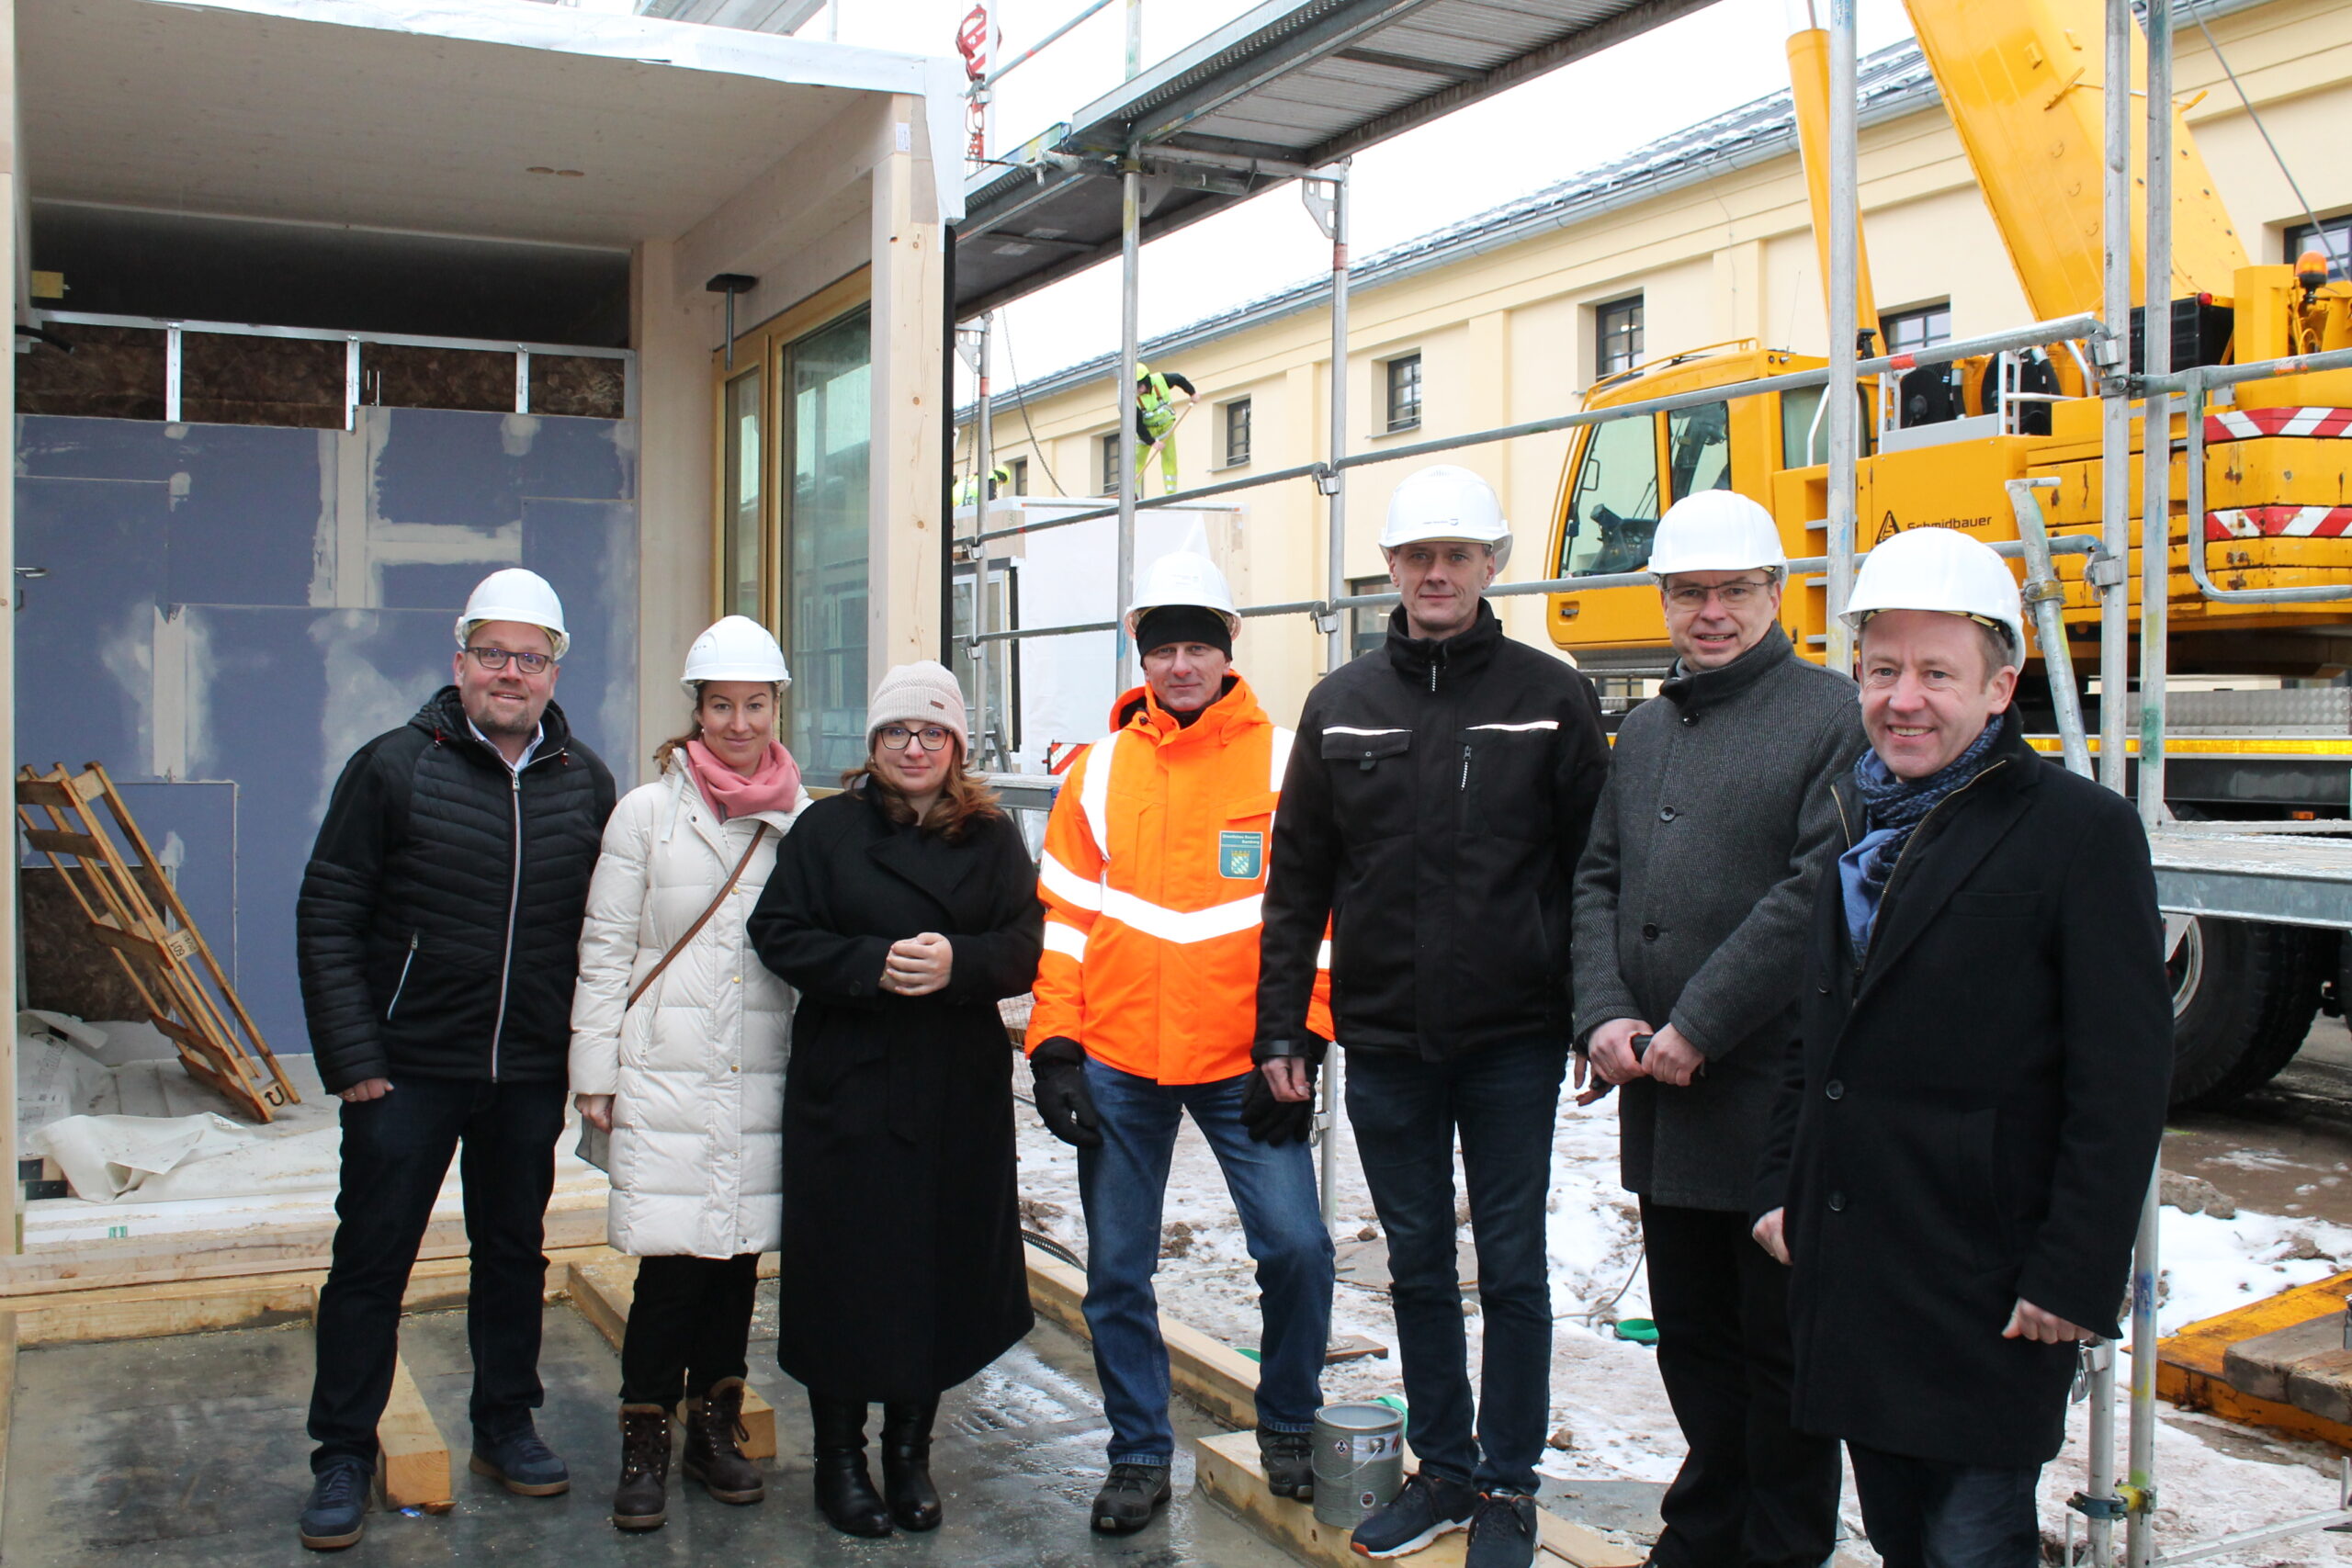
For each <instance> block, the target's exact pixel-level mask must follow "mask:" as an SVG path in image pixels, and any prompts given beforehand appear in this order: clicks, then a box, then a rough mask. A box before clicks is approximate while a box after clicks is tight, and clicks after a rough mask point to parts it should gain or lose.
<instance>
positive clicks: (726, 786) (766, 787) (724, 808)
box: [686, 740, 800, 818]
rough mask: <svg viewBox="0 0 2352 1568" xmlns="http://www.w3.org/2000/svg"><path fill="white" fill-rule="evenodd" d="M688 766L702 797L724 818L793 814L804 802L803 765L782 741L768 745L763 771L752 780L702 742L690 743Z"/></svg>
mask: <svg viewBox="0 0 2352 1568" xmlns="http://www.w3.org/2000/svg"><path fill="white" fill-rule="evenodd" d="M686 766H687V767H688V768H689V769H690V770H691V771H692V772H693V773H694V775H695V783H696V784H700V785H701V786H702V797H703V798H704V799H705V800H707V801H708V802H710V806H711V809H712V810H714V811H716V812H718V815H719V816H720V817H721V818H737V817H748V816H750V815H751V814H752V813H753V812H755V811H789V810H791V809H792V805H793V802H795V801H796V800H798V799H799V798H800V765H799V764H798V763H797V762H795V761H793V760H792V753H791V752H789V751H787V750H785V749H784V743H783V742H782V741H778V740H771V741H769V742H768V750H767V755H766V756H764V757H762V758H761V759H760V766H759V771H758V772H756V773H752V774H751V775H750V776H749V777H746V776H744V775H743V774H741V773H737V772H736V771H735V770H734V769H732V768H730V767H729V766H728V765H727V764H726V763H724V762H722V761H719V760H718V758H717V757H716V756H714V755H713V754H712V753H711V750H710V748H709V747H707V746H706V745H704V744H703V743H702V742H701V741H699V740H689V741H687V742H686Z"/></svg>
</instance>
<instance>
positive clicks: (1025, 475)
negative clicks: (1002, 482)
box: [1005, 457, 1029, 495]
mask: <svg viewBox="0 0 2352 1568" xmlns="http://www.w3.org/2000/svg"><path fill="white" fill-rule="evenodd" d="M1005 468H1006V469H1007V471H1009V472H1010V473H1011V474H1012V493H1013V494H1014V495H1027V494H1028V493H1029V459H1028V458H1026V457H1015V458H1014V459H1012V461H1011V462H1010V463H1007V464H1006V465H1005Z"/></svg>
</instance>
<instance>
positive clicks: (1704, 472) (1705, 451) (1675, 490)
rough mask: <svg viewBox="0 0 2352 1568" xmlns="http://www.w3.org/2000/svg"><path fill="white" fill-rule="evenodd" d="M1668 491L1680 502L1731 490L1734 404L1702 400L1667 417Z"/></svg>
mask: <svg viewBox="0 0 2352 1568" xmlns="http://www.w3.org/2000/svg"><path fill="white" fill-rule="evenodd" d="M1666 476H1667V483H1668V491H1667V493H1668V495H1670V496H1672V497H1673V499H1675V500H1676V501H1680V500H1681V499H1682V498H1683V497H1684V496H1686V495H1696V494H1697V493H1698V492H1699V491H1702V490H1729V489H1731V487H1732V486H1731V405H1730V404H1729V403H1702V404H1701V405H1700V406H1699V407H1697V408H1695V409H1677V410H1675V411H1674V412H1671V413H1669V414H1668V415H1667V416H1666Z"/></svg>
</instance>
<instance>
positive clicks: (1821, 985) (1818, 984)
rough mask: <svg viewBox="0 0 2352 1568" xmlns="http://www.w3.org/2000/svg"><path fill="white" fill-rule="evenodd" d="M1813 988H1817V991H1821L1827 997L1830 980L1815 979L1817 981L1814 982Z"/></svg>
mask: <svg viewBox="0 0 2352 1568" xmlns="http://www.w3.org/2000/svg"><path fill="white" fill-rule="evenodd" d="M1813 988H1814V989H1815V990H1816V991H1819V992H1820V993H1821V994H1822V995H1823V996H1825V997H1826V996H1827V995H1828V994H1829V982H1828V981H1826V980H1815V982H1814V983H1813Z"/></svg>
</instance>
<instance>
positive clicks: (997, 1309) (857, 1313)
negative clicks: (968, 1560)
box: [750, 663, 1043, 1536]
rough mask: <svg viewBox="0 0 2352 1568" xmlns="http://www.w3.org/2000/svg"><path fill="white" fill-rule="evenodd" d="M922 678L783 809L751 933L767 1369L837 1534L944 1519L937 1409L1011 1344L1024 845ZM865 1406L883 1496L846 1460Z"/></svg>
mask: <svg viewBox="0 0 2352 1568" xmlns="http://www.w3.org/2000/svg"><path fill="white" fill-rule="evenodd" d="M966 743H967V742H966V730H965V726H964V703H963V696H962V694H961V693H960V692H959V691H958V690H957V688H956V682H955V678H954V677H953V676H952V675H950V674H949V673H948V671H946V670H945V669H944V668H943V667H941V666H940V665H937V664H932V663H926V664H917V665H911V666H901V667H900V668H899V669H896V670H893V671H890V672H889V674H888V675H887V676H885V677H884V679H883V682H882V685H881V687H880V688H879V689H878V690H877V691H876V693H875V694H874V700H873V702H872V704H871V705H870V707H869V730H868V735H867V745H868V748H869V755H868V758H867V761H866V765H865V767H864V768H861V769H858V770H856V771H855V772H854V773H851V774H850V775H849V776H848V779H847V780H846V784H847V787H846V788H845V789H844V790H843V791H842V794H840V795H835V796H832V797H831V798H830V799H825V800H820V801H819V802H817V803H816V804H815V805H814V806H811V807H809V809H808V810H807V811H806V812H805V813H803V814H802V816H801V818H800V820H799V823H798V824H797V826H796V828H795V829H794V830H793V832H792V833H791V834H790V835H789V836H788V837H787V838H786V840H784V843H783V844H782V846H781V847H780V848H779V850H778V852H777V857H776V865H775V872H774V874H772V875H771V876H770V877H769V879H768V885H767V888H766V891H765V892H763V894H762V895H761V897H760V902H759V906H758V908H756V909H755V910H754V911H753V913H752V919H751V926H750V931H751V938H752V944H753V946H754V947H756V948H757V950H758V952H759V954H760V957H761V959H762V960H763V962H764V963H765V964H767V966H768V967H769V968H771V969H773V970H775V972H776V974H778V975H780V976H783V977H784V978H785V979H786V980H788V981H790V982H791V983H792V984H793V985H794V986H795V987H797V988H798V989H799V991H800V1006H799V1009H798V1010H797V1012H796V1013H795V1015H794V1018H793V1026H792V1058H791V1061H790V1063H789V1064H788V1065H787V1066H786V1070H785V1087H784V1233H783V1241H782V1247H781V1251H782V1267H781V1278H782V1280H783V1281H784V1282H783V1287H782V1290H781V1291H780V1292H779V1306H780V1310H779V1314H778V1325H777V1336H776V1359H777V1360H778V1361H779V1362H780V1363H781V1364H782V1365H783V1368H784V1370H785V1371H786V1372H788V1373H790V1374H791V1375H792V1376H793V1377H795V1378H797V1379H798V1380H799V1381H800V1382H802V1383H803V1384H804V1385H806V1386H807V1388H808V1390H809V1413H810V1415H811V1416H812V1418H813V1420H814V1423H815V1427H816V1450H817V1451H816V1487H817V1502H818V1506H819V1507H820V1508H821V1509H822V1510H823V1512H824V1514H825V1517H827V1518H828V1519H829V1520H830V1521H831V1523H832V1524H833V1526H834V1528H836V1529H841V1530H842V1531H845V1532H847V1533H848V1534H851V1535H865V1536H876V1535H888V1533H889V1532H890V1528H891V1522H892V1520H894V1519H895V1520H896V1521H897V1522H898V1524H899V1526H900V1527H902V1528H904V1529H910V1530H926V1529H934V1528H936V1527H937V1525H938V1524H939V1521H940V1508H939V1495H938V1493H937V1492H936V1491H935V1490H933V1486H932V1483H931V1478H930V1474H929V1472H928V1462H929V1457H930V1441H931V1427H932V1421H933V1416H935V1415H936V1414H937V1411H938V1408H939V1395H940V1393H941V1392H942V1391H943V1390H945V1389H948V1388H952V1387H954V1386H955V1385H956V1384H957V1383H959V1382H963V1381H964V1380H965V1379H967V1378H968V1377H970V1376H972V1375H973V1374H974V1373H975V1372H977V1371H979V1370H980V1369H981V1368H983V1367H985V1366H987V1365H988V1364H989V1362H990V1361H992V1360H994V1359H996V1358H997V1357H999V1356H1001V1355H1002V1354H1003V1353H1004V1351H1005V1350H1006V1349H1007V1348H1010V1347H1011V1346H1012V1344H1013V1343H1014V1342H1015V1341H1017V1340H1019V1339H1020V1338H1021V1337H1022V1336H1023V1335H1024V1334H1026V1333H1027V1332H1028V1331H1029V1326H1030V1324H1031V1321H1032V1319H1031V1316H1030V1311H1029V1292H1028V1282H1027V1273H1026V1269H1025V1267H1024V1264H1023V1257H1022V1250H1021V1220H1020V1212H1019V1208H1018V1205H1017V1203H1016V1201H1015V1196H1014V1190H1013V1167H1014V1154H1013V1123H1012V1048H1011V1046H1010V1044H1009V1043H1008V1042H1007V1038H1006V1034H1005V1028H1004V1023H1003V1021H1002V1019H1001V1017H1000V1016H999V1015H998V1012H997V1002H998V1000H999V999H1000V998H1004V997H1013V996H1019V995H1021V994H1022V993H1023V992H1024V991H1026V990H1028V989H1029V987H1030V983H1031V981H1032V980H1033V979H1034V978H1035V975H1036V971H1037V955H1038V951H1039V946H1040V942H1041V938H1042V934H1043V930H1042V922H1043V917H1042V914H1041V912H1040V908H1039V905H1038V903H1037V891H1036V881H1037V878H1036V868H1035V865H1034V864H1033V863H1032V862H1031V860H1030V858H1029V852H1028V849H1027V847H1026V846H1025V845H1024V843H1023V840H1022V836H1021V832H1020V829H1018V828H1016V827H1015V826H1014V825H1013V823H1012V818H1009V817H1008V816H1006V815H1005V813H1004V812H1003V811H1002V810H1001V809H999V808H998V807H997V806H996V805H995V803H994V800H993V797H992V796H990V795H989V793H988V791H987V790H986V789H985V788H984V787H983V786H982V785H981V784H979V783H978V781H977V780H976V779H974V778H972V777H971V776H970V775H969V774H967V773H965V772H964V766H963V759H964V754H965V747H966ZM877 1402H878V1403H879V1404H881V1405H882V1407H883V1425H882V1464H883V1481H884V1490H885V1493H886V1494H887V1504H886V1500H885V1497H884V1496H882V1495H876V1492H875V1489H874V1483H873V1481H872V1479H871V1478H870V1476H869V1475H868V1472H867V1471H866V1465H865V1415H866V1406H867V1405H868V1404H874V1403H877Z"/></svg>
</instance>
